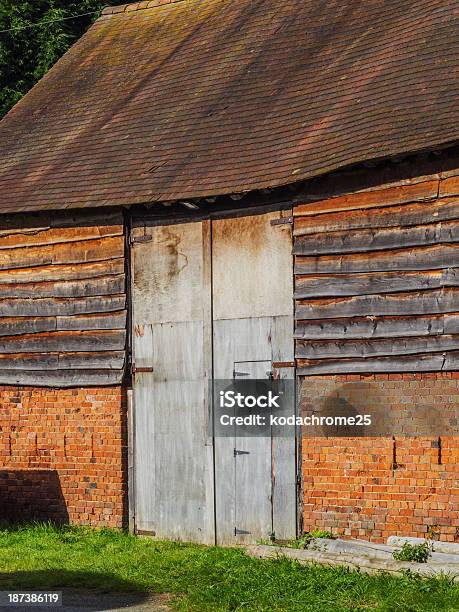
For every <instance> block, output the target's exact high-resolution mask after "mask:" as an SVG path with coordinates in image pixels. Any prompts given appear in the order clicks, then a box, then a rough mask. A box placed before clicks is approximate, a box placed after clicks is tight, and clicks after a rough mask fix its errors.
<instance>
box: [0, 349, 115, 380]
mask: <svg viewBox="0 0 459 612" xmlns="http://www.w3.org/2000/svg"><path fill="white" fill-rule="evenodd" d="M124 361H125V353H124V351H106V352H99V353H51V352H47V353H15V354H12V355H10V354H1V353H0V377H1V372H2V370H20V369H21V370H49V369H51V370H63V369H79V370H87V369H92V368H95V369H102V370H122V369H123V367H124Z"/></svg>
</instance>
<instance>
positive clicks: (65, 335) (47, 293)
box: [0, 211, 127, 387]
mask: <svg viewBox="0 0 459 612" xmlns="http://www.w3.org/2000/svg"><path fill="white" fill-rule="evenodd" d="M124 255H125V237H124V223H123V217H122V214H121V212H113V213H112V212H110V211H109V212H107V213H105V214H104V215H101V214H100V213H97V212H96V213H89V214H88V213H86V212H81V213H68V212H64V213H57V214H55V215H52V216H50V215H30V216H29V217H27V218H26V217H24V216H19V215H18V216H10V217H4V218H2V220H1V221H0V384H21V385H36V386H56V387H68V386H85V385H104V384H106V385H109V384H118V383H120V382H121V381H122V378H123V374H124V368H125V355H126V322H127V316H126V278H125V259H124Z"/></svg>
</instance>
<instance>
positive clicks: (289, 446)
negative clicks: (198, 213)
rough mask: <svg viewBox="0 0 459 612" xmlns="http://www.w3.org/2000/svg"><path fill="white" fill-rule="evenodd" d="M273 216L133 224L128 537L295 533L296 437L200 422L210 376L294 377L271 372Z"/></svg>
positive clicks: (278, 241)
mask: <svg viewBox="0 0 459 612" xmlns="http://www.w3.org/2000/svg"><path fill="white" fill-rule="evenodd" d="M278 218H279V212H276V213H269V214H263V215H256V216H247V217H240V218H236V219H235V218H228V219H219V220H213V221H204V222H200V221H199V222H194V223H183V224H177V225H167V226H158V227H153V228H148V227H147V228H145V229H143V228H139V229H135V230H134V231H133V240H134V247H133V256H132V259H133V280H132V297H133V349H134V351H133V352H134V364H135V369H136V372H135V378H134V404H135V417H134V437H135V444H134V449H135V450H134V455H135V459H134V463H135V487H134V488H135V495H134V496H135V524H136V530H137V531H138V532H148V533H152V534H155V535H156V536H157V537H159V538H172V539H183V540H192V541H199V542H206V543H213V542H215V541H216V542H217V543H219V544H236V543H242V542H254V541H256V540H257V539H260V538H267V537H269V536H270V535H271V534H272V533H275V535H276V537H278V538H282V539H284V538H289V537H294V536H295V529H296V477H295V439H294V438H273V439H270V438H215V439H214V440H212V438H211V437H210V436H209V430H208V428H207V422H208V416H209V414H210V413H211V409H212V408H211V406H210V405H209V404H210V401H209V397H208V384H209V380H210V379H211V378H212V377H213V378H215V379H233V378H234V377H236V378H237V377H238V376H239V375H243V376H245V377H247V376H249V377H252V378H265V377H269V376H271V375H272V374H273V373H274V374H275V375H276V376H284V377H293V374H294V372H293V369H289V368H288V367H282V368H280V369H279V370H278V371H277V372H273V363H274V364H276V363H279V362H282V363H283V364H286V363H287V364H288V363H289V362H292V360H293V286H292V284H293V280H292V277H293V275H292V255H291V252H292V248H291V230H290V227H289V226H286V225H272V224H271V221H272V220H274V219H278ZM150 236H151V238H150ZM149 370H151V371H149Z"/></svg>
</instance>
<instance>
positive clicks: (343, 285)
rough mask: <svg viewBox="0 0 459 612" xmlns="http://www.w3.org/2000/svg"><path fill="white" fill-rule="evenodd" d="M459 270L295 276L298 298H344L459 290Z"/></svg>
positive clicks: (296, 295) (296, 296)
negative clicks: (452, 288) (448, 289)
mask: <svg viewBox="0 0 459 612" xmlns="http://www.w3.org/2000/svg"><path fill="white" fill-rule="evenodd" d="M458 286H459V268H447V269H446V270H445V269H443V270H420V271H416V272H370V273H368V274H361V273H357V274H319V275H304V276H296V278H295V298H296V299H302V298H318V297H343V296H352V295H370V294H374V293H397V292H402V291H403V292H407V291H421V290H423V289H438V288H440V287H458Z"/></svg>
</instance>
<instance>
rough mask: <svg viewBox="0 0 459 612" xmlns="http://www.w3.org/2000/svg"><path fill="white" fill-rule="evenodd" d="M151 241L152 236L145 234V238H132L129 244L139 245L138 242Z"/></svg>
mask: <svg viewBox="0 0 459 612" xmlns="http://www.w3.org/2000/svg"><path fill="white" fill-rule="evenodd" d="M151 240H153V236H152V235H151V234H144V235H143V236H131V237H130V239H129V242H130V243H131V244H137V243H138V242H150V241H151Z"/></svg>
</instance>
